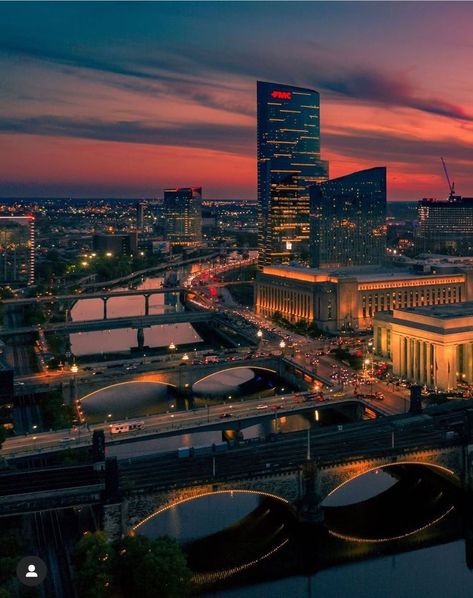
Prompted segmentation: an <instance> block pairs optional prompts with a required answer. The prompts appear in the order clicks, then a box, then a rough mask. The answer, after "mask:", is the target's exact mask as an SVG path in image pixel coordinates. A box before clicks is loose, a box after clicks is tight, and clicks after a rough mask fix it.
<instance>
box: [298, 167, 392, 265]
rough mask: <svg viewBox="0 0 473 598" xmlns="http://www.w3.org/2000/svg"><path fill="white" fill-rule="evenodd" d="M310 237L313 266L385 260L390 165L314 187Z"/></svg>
mask: <svg viewBox="0 0 473 598" xmlns="http://www.w3.org/2000/svg"><path fill="white" fill-rule="evenodd" d="M310 237H311V243H310V247H311V251H310V253H311V260H310V262H311V266H312V267H313V268H338V267H342V266H369V265H375V264H380V263H382V262H383V260H384V257H385V252H386V168H385V167H376V168H369V169H367V170H360V171H359V172H354V173H352V174H348V175H346V176H342V177H339V178H337V179H332V180H330V181H327V182H325V183H321V184H319V185H315V186H314V187H312V188H311V214H310Z"/></svg>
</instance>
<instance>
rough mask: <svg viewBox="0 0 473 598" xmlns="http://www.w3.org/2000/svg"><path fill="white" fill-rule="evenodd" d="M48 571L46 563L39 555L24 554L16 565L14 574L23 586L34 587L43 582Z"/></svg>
mask: <svg viewBox="0 0 473 598" xmlns="http://www.w3.org/2000/svg"><path fill="white" fill-rule="evenodd" d="M47 573H48V569H47V567H46V563H45V562H44V561H43V559H40V558H39V556H25V557H24V558H22V559H21V561H20V562H19V563H18V565H17V566H16V575H17V577H18V579H19V580H20V581H21V583H22V584H24V585H25V586H30V587H32V588H33V587H35V586H39V584H41V583H43V581H44V578H45V577H46V575H47Z"/></svg>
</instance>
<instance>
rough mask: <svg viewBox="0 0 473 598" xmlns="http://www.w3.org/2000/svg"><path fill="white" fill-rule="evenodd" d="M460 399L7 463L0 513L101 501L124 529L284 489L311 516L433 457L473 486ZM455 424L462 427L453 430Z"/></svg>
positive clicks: (433, 465) (452, 476)
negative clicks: (229, 435) (359, 482)
mask: <svg viewBox="0 0 473 598" xmlns="http://www.w3.org/2000/svg"><path fill="white" fill-rule="evenodd" d="M457 403H458V405H455V406H454V407H455V409H452V410H444V411H443V412H438V410H437V411H435V410H434V411H433V412H432V413H428V414H425V415H421V416H418V415H417V416H409V415H407V416H394V417H386V418H382V419H380V420H372V421H366V422H362V423H358V424H350V425H347V426H343V428H342V429H340V428H339V427H335V428H326V429H318V430H314V429H312V430H310V431H309V432H308V433H306V432H295V433H289V434H284V435H282V436H281V437H280V438H278V439H277V440H276V441H275V442H269V441H260V442H247V443H244V444H243V445H239V444H237V445H236V446H235V447H234V448H229V449H228V450H227V451H224V452H222V453H212V454H204V455H195V456H193V457H189V458H179V457H178V456H177V454H176V453H168V454H164V455H156V456H154V455H153V456H151V457H140V458H134V459H125V460H121V461H117V460H116V459H109V460H106V461H104V453H103V452H101V450H100V446H98V448H97V446H95V449H94V454H95V461H96V462H95V464H94V465H82V466H75V467H60V468H44V469H41V470H38V469H34V470H32V471H28V472H22V471H16V472H8V471H6V472H5V473H2V474H1V475H0V497H1V500H0V515H11V514H18V513H25V512H32V511H33V512H34V511H38V510H44V509H46V510H47V509H54V508H62V507H64V506H70V505H77V504H96V505H99V506H100V508H101V509H102V516H103V526H104V529H106V530H107V531H108V532H109V533H110V534H111V535H112V536H119V535H121V534H124V533H127V532H129V531H130V530H131V529H132V528H133V527H134V526H136V525H137V524H139V523H140V521H143V520H145V519H146V518H147V517H148V518H149V517H150V516H152V515H153V514H154V513H156V512H157V511H162V510H165V509H167V508H169V507H170V506H172V505H177V504H179V503H180V502H182V501H186V500H189V499H191V498H195V497H198V496H202V495H204V494H209V493H214V492H221V491H231V490H235V491H237V490H243V491H248V492H254V493H263V494H266V495H269V496H273V497H276V498H278V499H279V500H280V501H282V502H283V503H284V504H286V505H287V506H288V508H291V509H293V510H294V512H296V513H297V514H298V516H299V517H301V518H303V519H304V520H310V521H317V520H319V519H320V516H321V514H323V510H321V507H320V505H321V502H322V501H323V499H324V498H325V497H327V496H328V495H329V494H330V493H332V492H333V491H334V490H335V489H337V488H338V487H340V486H341V485H342V484H343V483H345V482H347V481H349V480H351V479H354V478H356V477H358V476H360V475H361V474H363V473H366V472H369V471H372V470H373V469H377V468H382V467H392V466H400V465H401V466H406V467H408V466H413V465H416V466H421V467H426V468H428V469H429V470H430V471H432V472H434V473H435V474H437V475H439V476H442V477H443V478H445V479H447V480H448V481H449V482H451V484H453V485H454V486H456V487H458V488H463V489H466V490H470V488H471V486H472V472H471V457H472V455H471V453H472V451H473V445H472V444H471V443H472V433H471V425H470V420H472V415H473V407H472V405H471V404H470V403H471V402H468V401H458V402H457ZM459 424H460V425H461V430H460V428H459V427H458V426H459ZM452 426H456V429H457V430H459V432H456V433H455V434H453V435H452V434H449V433H448V430H449V429H450V428H451V427H452ZM99 444H100V443H99ZM79 474H80V475H79Z"/></svg>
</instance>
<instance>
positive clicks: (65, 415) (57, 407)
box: [41, 390, 74, 429]
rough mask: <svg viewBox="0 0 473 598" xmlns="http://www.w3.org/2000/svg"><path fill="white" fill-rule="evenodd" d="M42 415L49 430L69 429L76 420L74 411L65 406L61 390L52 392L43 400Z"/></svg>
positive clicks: (69, 406)
mask: <svg viewBox="0 0 473 598" xmlns="http://www.w3.org/2000/svg"><path fill="white" fill-rule="evenodd" d="M41 413H42V416H43V421H44V425H45V426H46V427H47V428H53V429H58V428H67V427H68V426H70V425H71V423H72V421H73V419H74V409H73V407H72V406H71V405H65V404H64V399H63V397H62V392H61V391H60V390H51V391H49V392H48V393H46V394H45V395H44V396H43V398H42V400H41Z"/></svg>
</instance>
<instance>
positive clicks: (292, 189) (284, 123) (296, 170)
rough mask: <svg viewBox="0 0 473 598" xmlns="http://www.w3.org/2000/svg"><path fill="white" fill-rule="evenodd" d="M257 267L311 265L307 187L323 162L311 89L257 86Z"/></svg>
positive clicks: (321, 175) (322, 176)
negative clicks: (305, 263)
mask: <svg viewBox="0 0 473 598" xmlns="http://www.w3.org/2000/svg"><path fill="white" fill-rule="evenodd" d="M257 117H258V248H259V266H260V268H262V267H264V266H265V265H266V266H267V265H271V264H279V263H289V262H291V261H292V260H299V261H302V262H304V261H305V262H308V260H309V186H310V185H313V184H315V183H320V182H322V181H325V180H327V176H328V162H326V161H322V160H321V159H320V98H319V93H318V92H317V91H314V90H313V89H305V88H302V87H293V86H290V85H280V84H277V83H265V82H263V81H258V82H257Z"/></svg>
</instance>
